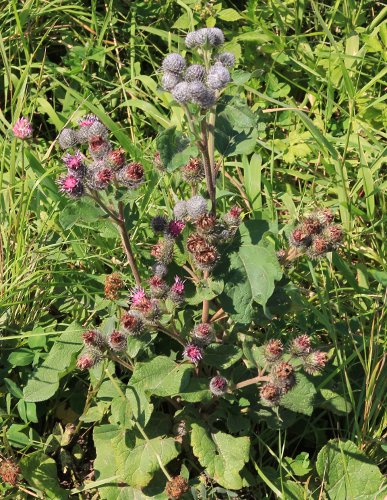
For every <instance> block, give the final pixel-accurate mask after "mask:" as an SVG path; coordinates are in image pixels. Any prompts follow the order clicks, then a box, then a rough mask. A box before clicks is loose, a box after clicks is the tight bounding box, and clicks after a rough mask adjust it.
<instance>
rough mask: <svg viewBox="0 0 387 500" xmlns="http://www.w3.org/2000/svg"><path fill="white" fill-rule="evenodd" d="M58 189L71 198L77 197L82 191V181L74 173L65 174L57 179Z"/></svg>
mask: <svg viewBox="0 0 387 500" xmlns="http://www.w3.org/2000/svg"><path fill="white" fill-rule="evenodd" d="M58 185H59V189H60V191H61V192H62V193H65V194H67V195H68V196H70V197H71V198H79V197H80V196H82V195H83V193H84V187H83V184H82V181H81V180H80V179H79V177H78V176H76V175H74V174H71V173H70V174H67V175H65V176H62V177H60V178H59V179H58Z"/></svg>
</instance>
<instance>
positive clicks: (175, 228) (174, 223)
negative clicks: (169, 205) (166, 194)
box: [168, 219, 185, 238]
mask: <svg viewBox="0 0 387 500" xmlns="http://www.w3.org/2000/svg"><path fill="white" fill-rule="evenodd" d="M184 228H185V222H183V221H182V220H179V219H175V220H171V221H170V223H169V224H168V234H169V235H170V236H172V238H177V237H178V236H179V234H180V233H181V232H182V231H183V229H184Z"/></svg>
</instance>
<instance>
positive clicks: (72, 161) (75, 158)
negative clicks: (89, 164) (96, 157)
mask: <svg viewBox="0 0 387 500" xmlns="http://www.w3.org/2000/svg"><path fill="white" fill-rule="evenodd" d="M62 160H63V162H64V164H65V165H66V167H67V168H68V169H70V170H74V171H79V170H82V167H83V155H82V153H81V152H80V151H78V150H77V151H75V153H74V154H73V155H72V154H71V153H66V154H65V155H63V156H62Z"/></svg>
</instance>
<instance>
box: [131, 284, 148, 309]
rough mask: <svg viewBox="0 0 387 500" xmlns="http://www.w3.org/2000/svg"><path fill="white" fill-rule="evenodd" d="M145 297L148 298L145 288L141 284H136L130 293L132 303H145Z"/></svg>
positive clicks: (136, 304)
mask: <svg viewBox="0 0 387 500" xmlns="http://www.w3.org/2000/svg"><path fill="white" fill-rule="evenodd" d="M144 299H147V296H146V293H145V290H144V289H143V288H142V287H141V286H135V287H134V288H133V289H132V291H131V293H130V295H129V301H130V303H131V305H132V306H138V305H140V304H142V303H143V301H144Z"/></svg>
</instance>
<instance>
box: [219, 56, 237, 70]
mask: <svg viewBox="0 0 387 500" xmlns="http://www.w3.org/2000/svg"><path fill="white" fill-rule="evenodd" d="M216 60H217V61H218V62H220V63H222V64H223V66H226V67H227V68H232V67H233V66H235V56H234V54H233V53H232V52H221V53H220V54H218V55H217V56H216Z"/></svg>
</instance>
